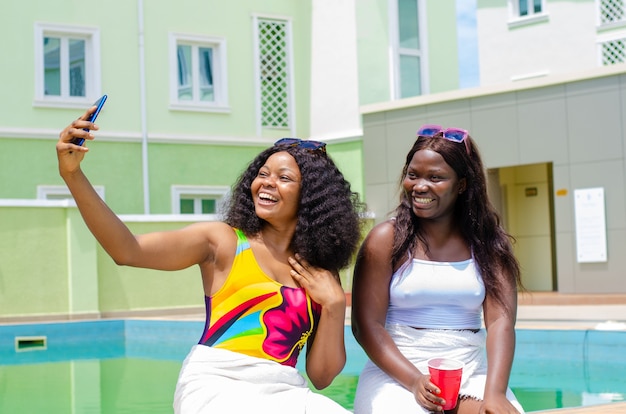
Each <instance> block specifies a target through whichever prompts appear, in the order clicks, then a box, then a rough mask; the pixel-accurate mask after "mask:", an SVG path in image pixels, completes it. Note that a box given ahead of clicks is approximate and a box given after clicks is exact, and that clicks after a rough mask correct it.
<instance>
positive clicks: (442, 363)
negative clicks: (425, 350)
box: [428, 358, 463, 410]
mask: <svg viewBox="0 0 626 414" xmlns="http://www.w3.org/2000/svg"><path fill="white" fill-rule="evenodd" d="M428 372H429V373H430V382H432V383H433V384H435V385H436V386H437V387H439V389H440V390H441V393H440V394H439V395H438V396H439V397H441V398H443V399H444V400H446V403H445V404H444V405H443V409H444V410H451V409H453V408H454V407H456V401H457V399H458V398H459V388H461V375H462V374H463V363H462V362H461V361H457V360H456V359H450V358H431V359H429V360H428Z"/></svg>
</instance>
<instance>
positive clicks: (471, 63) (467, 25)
mask: <svg viewBox="0 0 626 414" xmlns="http://www.w3.org/2000/svg"><path fill="white" fill-rule="evenodd" d="M456 19H457V24H458V26H457V36H458V45H459V47H458V50H459V52H458V53H459V87H460V88H461V89H464V88H472V87H475V86H479V84H480V75H479V73H480V72H479V67H478V36H477V33H476V0H456Z"/></svg>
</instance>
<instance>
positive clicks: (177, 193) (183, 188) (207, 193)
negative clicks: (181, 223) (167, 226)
mask: <svg viewBox="0 0 626 414" xmlns="http://www.w3.org/2000/svg"><path fill="white" fill-rule="evenodd" d="M229 196H230V187H228V186H209V185H206V186H205V185H173V186H172V187H171V200H172V201H171V203H172V214H182V213H181V212H180V200H181V198H193V199H198V198H204V199H213V200H215V201H216V202H215V204H216V205H215V210H216V212H215V213H214V214H217V215H219V214H221V213H222V211H223V209H224V207H225V206H226V203H227V202H228V199H229ZM194 214H201V213H196V212H195V211H194Z"/></svg>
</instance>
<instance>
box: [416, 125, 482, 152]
mask: <svg viewBox="0 0 626 414" xmlns="http://www.w3.org/2000/svg"><path fill="white" fill-rule="evenodd" d="M439 133H441V134H442V135H441V136H442V138H445V139H447V140H448V141H452V142H456V143H458V144H460V143H464V144H465V150H466V151H467V155H469V154H470V149H469V144H468V143H467V137H469V133H468V132H467V131H466V130H464V129H459V128H446V129H444V128H443V127H442V126H441V125H434V124H426V125H422V126H421V127H420V129H418V130H417V137H418V138H419V137H434V136H435V135H437V134H439Z"/></svg>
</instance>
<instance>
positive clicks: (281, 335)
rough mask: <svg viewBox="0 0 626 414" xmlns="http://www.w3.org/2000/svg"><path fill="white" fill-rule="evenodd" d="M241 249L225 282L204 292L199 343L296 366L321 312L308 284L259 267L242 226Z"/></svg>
mask: <svg viewBox="0 0 626 414" xmlns="http://www.w3.org/2000/svg"><path fill="white" fill-rule="evenodd" d="M234 230H235V233H236V234H237V253H236V254H235V259H234V261H233V266H232V269H231V271H230V273H229V275H228V277H227V278H226V282H224V286H222V288H221V289H220V290H219V291H218V292H217V293H215V295H213V296H211V297H207V296H205V298H204V300H205V304H206V322H205V325H204V333H203V334H202V337H201V338H200V341H199V343H200V344H202V345H207V346H211V347H215V348H222V349H228V350H230V351H234V352H239V353H242V354H246V355H250V356H253V357H257V358H264V359H269V360H272V361H276V362H278V363H280V364H283V365H289V366H292V367H295V365H296V362H297V360H298V355H299V354H300V350H301V349H302V348H303V347H304V345H305V344H306V342H307V339H308V338H309V336H310V335H311V334H312V333H313V332H314V330H315V328H316V326H317V323H318V321H319V318H320V314H321V307H320V305H319V304H317V303H315V302H313V301H312V300H311V298H310V297H309V295H307V293H306V291H305V289H304V288H292V287H288V286H284V285H281V284H280V283H278V282H277V281H275V280H273V279H271V278H270V277H269V276H267V275H266V274H265V273H264V272H263V270H261V268H260V267H259V265H258V263H257V261H256V259H255V257H254V254H253V253H252V249H251V248H250V243H249V242H248V239H247V238H246V236H245V235H244V234H243V232H242V231H241V230H239V229H234Z"/></svg>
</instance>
